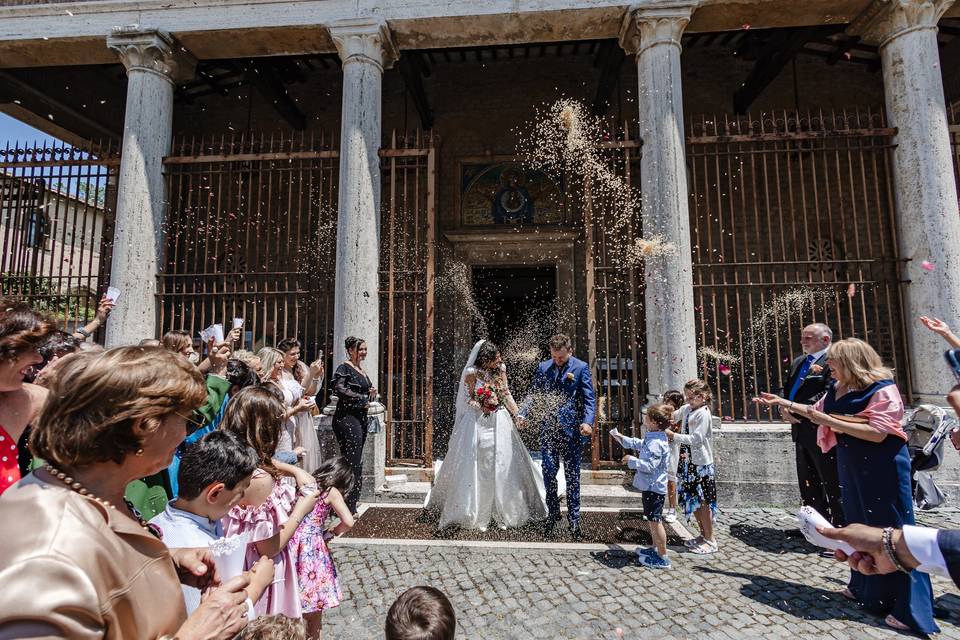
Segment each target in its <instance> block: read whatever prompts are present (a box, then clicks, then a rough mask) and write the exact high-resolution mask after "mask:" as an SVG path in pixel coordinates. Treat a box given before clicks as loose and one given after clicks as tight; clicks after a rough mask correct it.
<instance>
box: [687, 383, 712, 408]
mask: <svg viewBox="0 0 960 640" xmlns="http://www.w3.org/2000/svg"><path fill="white" fill-rule="evenodd" d="M683 390H684V391H689V392H690V393H692V394H693V395H695V396H700V397H701V398H703V404H706V405H709V404H710V403H711V402H713V391H711V390H710V385H708V384H707V383H706V382H704V381H703V380H697V379H696V378H694V379H693V380H688V381H687V384H685V385H683Z"/></svg>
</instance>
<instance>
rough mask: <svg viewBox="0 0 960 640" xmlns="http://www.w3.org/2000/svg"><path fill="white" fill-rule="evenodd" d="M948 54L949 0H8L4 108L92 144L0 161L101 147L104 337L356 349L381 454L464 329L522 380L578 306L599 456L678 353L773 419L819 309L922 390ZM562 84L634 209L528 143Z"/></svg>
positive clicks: (934, 366) (958, 26) (959, 250)
mask: <svg viewBox="0 0 960 640" xmlns="http://www.w3.org/2000/svg"><path fill="white" fill-rule="evenodd" d="M118 25H119V26H118ZM958 63H960V6H958V7H956V8H954V7H953V6H952V2H949V1H943V0H900V1H897V2H891V1H890V0H844V1H843V2H837V1H836V0H807V1H806V2H803V3H796V2H793V1H792V0H766V1H760V0H757V1H755V2H742V1H738V2H732V1H728V0H702V1H699V2H698V1H696V0H689V1H687V0H676V1H674V0H669V1H659V0H657V1H652V0H651V1H648V2H640V3H637V4H634V5H627V4H624V3H617V2H607V1H604V0H537V1H535V2H534V1H519V2H517V1H516V0H509V1H508V0H482V1H479V2H472V3H460V2H448V3H424V2H419V1H416V0H395V1H393V2H387V3H383V2H381V3H375V2H365V1H361V2H359V3H358V2H355V1H353V2H346V1H341V0H305V1H297V2H285V3H276V2H266V1H259V0H257V1H253V0H228V1H226V2H217V3H206V2H196V1H191V2H179V1H178V0H174V1H173V2H169V1H166V0H165V1H164V2H159V1H157V2H153V1H152V0H148V1H147V2H137V3H131V2H126V1H121V0H105V1H89V2H88V1H84V2H36V1H34V0H0V104H2V109H3V110H4V111H6V112H7V113H9V114H11V115H14V116H15V117H18V118H21V119H23V120H25V121H27V122H30V123H32V124H34V125H35V126H37V127H38V128H41V129H44V130H46V131H48V132H50V133H52V134H54V135H57V136H58V137H60V138H62V139H64V140H67V141H69V142H70V143H71V144H72V145H73V146H75V147H77V148H85V149H89V152H88V153H85V154H79V155H78V154H73V155H70V154H62V157H59V156H58V157H52V156H43V159H42V161H41V160H38V159H37V157H38V156H37V155H36V154H32V155H31V153H30V149H28V148H24V147H23V145H15V144H11V145H7V150H6V152H5V155H4V156H3V158H2V159H0V170H2V171H3V172H4V174H5V180H20V181H22V182H23V183H24V184H28V185H29V184H33V183H32V182H31V180H34V182H35V178H36V177H37V176H46V175H47V174H48V173H49V172H50V171H57V172H59V173H60V174H62V175H64V176H66V178H64V180H67V181H69V180H71V179H72V180H81V177H78V176H82V175H85V174H83V172H82V170H81V169H80V168H82V167H90V166H96V167H101V168H102V169H103V171H104V172H106V173H107V174H109V179H107V180H105V181H104V184H105V187H104V193H105V198H104V204H103V206H102V209H103V211H104V212H105V215H104V216H103V218H104V220H103V222H102V225H101V226H100V227H97V228H96V229H95V231H94V232H91V233H96V234H97V235H96V237H97V238H98V241H99V239H100V238H102V250H101V251H99V252H98V253H97V255H98V256H103V258H102V259H103V261H104V266H103V269H101V270H100V271H99V273H100V277H101V280H102V282H100V283H99V284H100V286H101V288H105V287H106V285H107V283H108V282H109V283H110V284H112V285H113V286H116V287H119V288H120V289H121V290H122V291H123V292H124V293H123V295H122V297H121V299H120V301H119V303H118V305H117V308H116V310H115V311H114V314H113V316H112V317H111V320H110V322H109V327H108V333H107V336H106V340H107V343H108V344H124V343H130V342H136V341H139V340H140V339H141V338H144V337H148V336H155V335H157V334H159V333H162V332H163V331H166V330H169V329H173V328H184V329H188V330H190V331H192V332H194V333H196V332H197V331H199V330H200V329H202V328H204V327H205V326H207V325H208V324H211V323H213V322H224V321H226V322H229V319H230V318H233V317H243V318H245V322H246V330H247V331H248V335H247V338H246V345H245V346H246V347H247V348H250V347H251V346H252V345H254V344H270V343H271V342H272V341H273V340H274V339H280V338H282V337H286V336H297V337H299V338H300V339H301V341H302V342H303V343H304V347H305V351H306V353H307V355H308V356H310V357H313V356H315V355H316V354H318V353H319V352H321V351H322V352H323V353H324V354H325V357H326V358H327V361H328V367H330V368H332V366H335V365H334V363H335V362H337V361H338V360H340V359H341V358H342V356H343V354H342V351H341V349H340V348H338V345H342V343H343V339H344V338H345V337H346V336H348V335H357V336H361V337H363V338H365V339H366V340H368V342H369V343H370V344H371V346H372V347H373V346H376V347H377V348H371V349H370V356H369V358H368V361H367V368H368V370H370V371H372V372H375V374H376V376H377V378H378V380H379V384H378V388H379V390H380V392H381V395H382V397H383V402H384V404H385V405H386V406H387V410H388V429H387V430H386V433H385V434H383V435H381V436H378V438H376V439H374V440H376V446H377V447H378V448H379V453H380V454H381V455H383V456H384V461H385V463H386V464H387V465H398V464H406V465H421V466H429V465H430V463H431V461H432V459H433V457H434V456H435V455H438V454H442V452H443V450H444V448H445V443H446V440H447V437H448V435H449V428H450V427H451V425H452V422H453V421H452V415H451V412H452V398H451V396H452V392H453V389H455V387H456V380H457V377H458V376H459V373H460V367H461V366H462V363H463V361H464V359H465V358H466V354H467V353H468V352H469V350H470V347H471V346H472V344H473V341H474V340H476V339H478V338H481V337H488V338H490V339H493V340H495V341H497V342H499V343H502V344H501V347H502V348H503V350H504V355H505V356H507V359H508V364H509V365H510V367H511V371H516V372H517V373H516V375H517V378H518V385H520V386H522V380H523V371H524V370H526V369H530V368H532V366H533V363H534V362H535V361H536V358H537V357H539V356H540V355H542V351H541V350H540V347H541V346H542V343H543V341H544V338H545V337H546V336H547V335H549V333H551V332H554V331H563V332H566V333H569V334H570V335H571V336H573V337H574V341H575V350H576V352H577V354H578V355H579V356H580V357H582V358H583V359H585V360H588V361H589V363H590V365H591V367H592V370H593V372H594V375H595V378H596V385H597V390H598V395H599V396H600V397H601V405H602V406H601V414H602V416H603V417H602V424H601V427H602V428H600V429H598V430H597V433H596V435H595V436H594V440H593V442H592V445H591V457H592V464H593V466H594V468H598V469H599V468H603V467H606V466H612V465H613V464H614V461H615V460H617V459H618V458H619V455H620V451H619V449H617V448H616V445H615V444H614V443H613V442H612V440H611V439H610V438H609V435H608V434H609V430H610V429H611V428H613V427H618V428H619V429H620V430H621V431H629V430H630V429H636V428H639V425H638V416H639V412H640V407H641V405H642V404H644V403H645V402H647V400H648V399H650V398H655V397H657V396H659V394H661V393H662V392H663V391H666V390H668V389H675V388H680V387H681V386H682V384H683V383H684V382H685V381H686V380H688V379H690V378H694V377H702V378H705V379H706V380H708V382H709V383H710V384H711V386H712V387H713V388H714V390H715V397H716V403H715V411H714V413H715V414H716V415H718V416H720V417H721V418H722V419H724V420H726V421H734V422H744V421H745V422H770V421H776V420H777V416H773V415H770V414H767V413H764V412H758V410H757V409H756V408H755V407H754V405H753V404H752V403H751V402H750V398H751V397H752V395H754V394H756V393H757V392H758V391H760V390H768V389H770V390H775V389H777V388H778V386H780V385H781V384H782V379H783V376H784V367H785V364H784V363H785V361H786V360H787V359H789V358H790V357H791V356H793V355H795V354H796V352H797V351H798V349H799V340H798V338H799V330H800V328H801V327H802V325H803V324H805V323H808V322H811V321H822V322H826V323H828V324H830V325H831V326H832V327H833V328H834V330H835V332H836V334H837V335H838V336H843V337H845V336H857V337H861V338H864V339H866V340H868V341H869V342H871V344H873V345H874V346H875V347H877V349H878V350H879V351H880V352H881V354H882V355H883V357H884V359H885V360H886V361H887V362H888V363H889V364H891V365H893V366H894V367H895V369H896V372H897V376H898V383H899V384H900V387H901V389H903V390H904V391H905V392H906V393H908V394H909V395H910V397H911V399H912V400H913V401H914V402H923V401H931V400H933V401H938V399H939V398H942V396H943V394H944V393H945V391H946V390H947V389H948V388H949V386H950V384H949V372H948V371H947V370H946V368H945V367H941V366H940V362H941V361H942V358H941V356H940V350H941V349H940V347H941V345H940V344H938V342H937V340H938V339H937V337H936V336H933V335H931V334H929V333H926V332H925V330H924V329H923V328H922V327H919V325H918V323H917V322H916V318H917V317H918V316H919V315H921V314H925V315H935V316H938V317H941V318H944V319H951V320H955V319H958V318H960V277H958V276H960V212H958V207H957V184H956V170H955V150H954V146H955V145H954V142H955V141H954V137H955V135H956V133H955V126H956V125H955V124H954V114H953V106H955V103H956V102H957V101H960V65H958ZM560 100H568V101H572V102H573V103H576V104H578V105H581V106H580V108H582V110H583V112H584V113H585V114H587V115H588V116H589V118H590V121H591V122H594V123H599V124H597V126H599V127H601V128H602V131H601V132H600V134H599V138H598V142H597V153H596V157H597V158H599V159H600V160H601V161H602V162H603V163H605V165H606V166H607V167H608V169H609V172H610V173H611V174H612V175H615V176H617V179H618V180H620V181H621V182H622V183H623V184H626V185H630V186H631V187H632V188H633V190H632V191H631V193H633V194H635V195H634V196H631V197H635V198H637V199H638V201H639V203H640V204H639V206H638V207H637V208H636V211H637V212H636V216H635V217H634V218H631V219H630V220H628V221H626V223H624V221H623V220H621V219H618V218H617V212H616V211H615V209H616V207H614V206H613V204H611V202H610V201H609V200H610V199H609V197H608V194H606V193H604V192H602V191H598V190H597V189H596V188H595V186H594V185H591V184H590V183H589V181H585V180H584V179H583V178H582V176H581V172H580V171H578V167H576V166H571V167H567V170H566V171H563V172H559V173H558V172H548V171H544V170H542V168H538V167H534V166H531V165H530V163H529V162H527V161H526V158H525V154H524V148H525V147H528V146H529V145H530V144H531V143H534V144H535V143H536V142H537V141H536V140H535V139H532V138H535V137H536V136H537V135H538V133H537V132H538V129H537V123H538V122H541V121H542V117H543V114H544V113H545V112H546V111H548V110H549V109H550V108H551V106H552V105H555V104H556V103H557V102H558V101H560ZM956 131H960V129H957V130H956ZM105 149H107V150H109V151H104V150H105ZM75 169H76V171H75ZM98 175H99V174H98ZM71 176H74V177H72V178H71ZM26 191H27V190H24V193H26ZM8 192H10V193H12V192H11V191H10V190H9V189H8ZM23 202H26V201H25V200H24V201H23ZM23 202H21V201H19V200H16V198H12V197H5V199H4V203H5V204H4V206H5V209H6V211H5V212H4V213H3V215H4V226H3V227H0V228H3V229H4V232H3V233H4V242H5V243H6V244H5V247H13V246H14V244H17V243H19V244H17V246H21V245H22V244H23V242H24V240H23V237H24V236H23V232H22V230H19V227H18V225H20V226H22V224H26V222H23V221H25V220H27V219H31V216H33V217H35V215H33V214H31V213H30V211H28V210H27V209H28V208H29V207H27V205H24V204H23ZM11 203H12V204H11ZM53 224H54V227H53V228H52V230H51V232H52V233H53V234H54V237H56V233H57V232H58V227H56V219H54V221H53ZM64 225H65V223H61V227H63V226H64ZM61 231H62V229H61ZM81 235H82V234H81ZM65 237H66V236H65ZM71 237H73V236H71ZM651 238H654V239H656V240H657V242H660V243H661V245H659V246H661V248H662V247H669V248H670V250H657V249H656V246H652V245H649V244H643V243H640V244H638V241H640V240H641V239H651ZM78 242H79V240H78ZM651 246H652V248H651ZM623 247H640V249H638V251H639V254H637V255H632V256H631V255H628V254H629V252H628V254H626V255H625V254H624V251H623ZM27 249H30V247H27ZM25 250H26V249H25ZM32 250H35V251H37V250H42V249H37V248H36V247H33V249H32ZM4 251H5V253H7V251H8V249H7V248H5V250H4ZM29 262H30V261H29V260H28V261H26V262H25V263H29ZM47 262H49V260H47ZM33 263H34V264H38V263H43V261H42V260H41V261H39V262H38V261H36V260H34V261H33ZM18 264H19V263H18ZM89 270H90V268H89V267H88V271H89ZM66 271H67V272H68V273H67V275H68V276H69V271H70V267H67V268H66ZM62 272H63V270H62V269H61V272H60V275H59V276H56V277H61V278H62V277H63V273H62ZM92 272H97V270H96V269H93V270H92ZM49 277H51V278H53V277H54V276H53V275H50V276H49Z"/></svg>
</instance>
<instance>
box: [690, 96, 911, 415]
mask: <svg viewBox="0 0 960 640" xmlns="http://www.w3.org/2000/svg"><path fill="white" fill-rule="evenodd" d="M688 131H689V135H688V138H687V162H688V165H689V172H690V173H689V177H690V192H691V196H690V217H691V226H692V229H693V237H692V244H693V253H694V255H693V262H694V292H695V298H696V302H695V304H696V314H697V323H698V332H699V336H698V343H699V345H700V347H701V351H700V355H701V358H700V372H701V373H700V375H701V377H703V378H705V379H707V380H708V381H709V383H710V385H711V386H712V387H713V390H714V394H715V396H716V400H715V405H714V411H715V413H716V414H719V415H721V416H723V417H724V419H736V420H772V419H775V416H773V415H771V414H770V413H769V412H768V411H766V410H764V411H758V409H757V408H756V406H755V405H753V403H752V402H751V397H752V396H753V395H755V394H756V393H757V392H758V391H763V390H776V389H779V388H782V387H783V381H784V379H785V377H786V368H787V366H788V364H789V362H790V359H791V357H792V356H795V355H797V354H798V353H799V352H800V345H799V334H800V330H801V328H802V327H803V326H804V325H805V324H807V323H810V322H814V321H817V322H825V323H826V324H828V325H829V326H830V327H831V328H832V329H833V331H834V335H835V337H848V336H856V337H859V338H862V339H864V340H866V341H868V342H870V343H871V344H872V345H873V346H874V347H875V348H876V349H877V351H879V353H880V354H881V356H882V357H883V358H884V360H885V361H886V362H887V363H889V364H891V365H892V366H893V367H894V368H895V370H896V374H897V382H898V383H899V385H900V388H901V390H903V391H904V392H905V394H906V395H909V392H910V370H909V365H908V360H907V357H906V343H905V334H904V319H903V315H902V314H903V302H902V287H901V280H900V260H899V255H898V251H897V242H896V227H895V225H894V222H893V215H894V206H893V197H892V175H891V149H892V137H893V135H894V134H895V130H893V129H890V128H888V127H886V124H885V122H884V119H883V113H882V111H870V110H866V111H852V112H846V111H845V112H840V113H836V112H830V113H824V112H807V113H802V114H801V113H794V112H777V113H770V114H765V115H763V116H761V117H760V118H751V117H749V116H744V117H730V116H723V115H721V116H700V117H698V118H696V119H694V120H693V121H692V123H691V124H690V127H689V129H688Z"/></svg>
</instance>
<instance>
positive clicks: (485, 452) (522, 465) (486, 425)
mask: <svg viewBox="0 0 960 640" xmlns="http://www.w3.org/2000/svg"><path fill="white" fill-rule="evenodd" d="M490 392H492V395H488V394H490ZM517 411H518V409H517V403H516V402H514V400H513V398H512V397H511V395H510V389H509V387H508V386H507V372H506V367H505V366H504V365H503V359H502V358H501V357H500V351H499V350H498V349H497V346H496V345H495V344H493V343H492V342H489V341H487V340H481V341H479V342H477V344H475V345H474V347H473V351H471V352H470V358H469V359H468V360H467V366H466V367H465V368H464V370H463V374H462V375H461V376H460V388H459V390H458V391H457V418H456V422H455V423H454V426H453V434H452V435H451V436H450V444H449V446H448V448H447V457H446V459H445V460H444V461H443V464H442V465H440V472H439V473H438V474H437V478H436V481H435V482H434V484H433V489H432V490H431V492H430V495H428V496H427V502H426V507H427V508H428V509H431V510H435V511H439V512H440V524H439V527H440V528H441V529H443V528H445V527H447V526H449V525H459V526H461V527H464V528H468V529H480V530H481V531H486V529H487V525H488V524H490V521H491V520H493V521H494V522H495V523H496V524H497V526H499V527H500V528H501V529H506V528H507V527H518V526H520V525H523V524H525V523H526V522H528V521H530V520H537V519H543V518H545V517H546V516H547V506H546V502H545V500H544V496H545V491H544V488H543V476H542V475H541V473H540V468H539V467H538V466H537V465H536V464H535V463H534V462H533V460H532V459H531V458H530V453H529V452H528V451H527V448H526V446H524V444H523V441H522V440H521V439H520V434H519V433H518V432H517V429H516V428H515V427H514V425H513V421H514V419H516V417H517Z"/></svg>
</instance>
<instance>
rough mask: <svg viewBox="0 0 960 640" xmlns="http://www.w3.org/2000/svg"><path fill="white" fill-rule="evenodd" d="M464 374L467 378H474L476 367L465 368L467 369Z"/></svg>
mask: <svg viewBox="0 0 960 640" xmlns="http://www.w3.org/2000/svg"><path fill="white" fill-rule="evenodd" d="M466 374H467V375H468V376H475V375H477V368H476V367H467V369H466Z"/></svg>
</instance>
